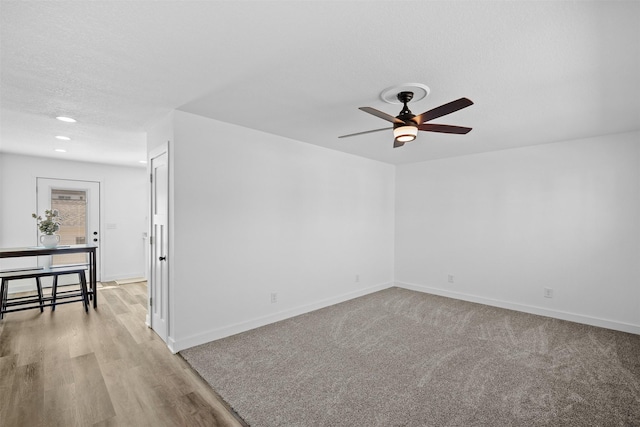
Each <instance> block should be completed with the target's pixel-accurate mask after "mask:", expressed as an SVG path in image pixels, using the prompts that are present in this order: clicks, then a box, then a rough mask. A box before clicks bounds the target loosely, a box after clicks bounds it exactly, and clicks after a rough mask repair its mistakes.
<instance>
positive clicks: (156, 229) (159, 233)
mask: <svg viewBox="0 0 640 427" xmlns="http://www.w3.org/2000/svg"><path fill="white" fill-rule="evenodd" d="M150 164H151V239H150V242H151V251H150V253H151V256H150V258H151V266H150V286H149V294H150V295H149V298H150V299H149V311H150V312H151V316H150V318H151V328H153V330H154V331H155V332H156V333H157V334H158V335H159V336H160V338H162V339H163V340H164V341H165V342H166V341H167V336H168V334H169V313H168V311H169V274H168V272H169V266H168V264H169V263H168V261H167V255H168V252H169V239H168V236H169V233H168V231H169V230H168V225H169V221H168V219H169V162H168V155H167V152H166V151H165V152H163V153H162V154H159V155H158V156H156V157H152V158H151V159H150Z"/></svg>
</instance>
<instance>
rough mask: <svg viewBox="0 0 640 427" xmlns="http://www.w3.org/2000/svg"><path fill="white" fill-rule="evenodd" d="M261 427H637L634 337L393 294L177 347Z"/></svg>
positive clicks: (639, 386) (639, 352)
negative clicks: (220, 338) (213, 339)
mask: <svg viewBox="0 0 640 427" xmlns="http://www.w3.org/2000/svg"><path fill="white" fill-rule="evenodd" d="M181 354H182V356H183V357H184V358H185V359H186V360H187V361H188V362H189V363H190V364H191V366H193V368H194V369H195V370H196V371H198V372H199V373H200V375H201V376H202V377H203V378H204V379H206V380H207V382H208V383H209V384H210V385H211V386H212V387H213V389H215V390H216V391H217V392H218V393H219V394H220V395H221V396H222V398H223V399H225V400H226V401H227V402H228V403H229V404H230V405H231V407H233V408H234V409H235V410H236V411H237V412H238V414H239V415H240V416H241V417H242V418H243V419H245V420H246V421H247V422H248V423H249V424H250V425H251V426H254V427H262V426H264V427H270V426H287V427H292V426H367V427H369V426H384V427H388V426H640V336H639V335H634V334H627V333H623V332H616V331H611V330H608V329H601V328H596V327H592V326H586V325H581V324H577V323H572V322H566V321H561V320H556V319H550V318H547V317H541V316H535V315H530V314H525V313H520V312H515V311H510V310H504V309H499V308H495V307H490V306H485V305H481V304H474V303H469V302H464V301H458V300H454V299H449V298H443V297H438V296H434V295H428V294H423V293H419V292H414V291H409V290H405V289H399V288H391V289H387V290H384V291H381V292H376V293H374V294H371V295H367V296H364V297H361V298H358V299H355V300H352V301H348V302H345V303H342V304H337V305H335V306H332V307H328V308H325V309H322V310H317V311H314V312H312V313H308V314H305V315H302V316H298V317H295V318H292V319H288V320H285V321H282V322H278V323H275V324H272V325H268V326H265V327H262V328H258V329H255V330H252V331H248V332H245V333H242V334H238V335H235V336H232V337H228V338H225V339H222V340H218V341H214V342H211V343H208V344H204V345H201V346H198V347H194V348H191V349H188V350H185V351H182V352H181Z"/></svg>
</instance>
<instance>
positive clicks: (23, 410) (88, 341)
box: [0, 282, 246, 427]
mask: <svg viewBox="0 0 640 427" xmlns="http://www.w3.org/2000/svg"><path fill="white" fill-rule="evenodd" d="M98 292H99V296H98V303H99V306H98V309H97V310H93V308H92V309H90V311H89V313H88V314H86V313H85V312H84V310H83V309H82V304H80V303H78V304H67V305H63V306H58V307H56V311H55V312H51V309H47V310H45V312H44V313H40V311H39V310H28V311H22V312H16V313H7V314H6V315H5V318H4V319H3V320H0V425H2V426H3V427H10V426H11V427H12V426H32V427H37V426H136V427H137V426H212V427H216V426H221V427H222V426H224V427H227V426H230V427H231V426H232V427H237V426H246V424H245V423H244V422H243V421H242V420H241V419H239V418H238V417H236V416H235V415H234V414H233V412H232V411H231V410H230V409H229V408H228V407H227V405H226V404H225V403H224V402H223V401H222V400H221V399H220V398H219V396H218V395H217V394H216V393H215V392H214V391H213V390H212V389H211V388H210V387H209V385H208V384H207V383H206V382H205V381H204V380H203V379H202V378H200V376H199V375H198V374H197V373H195V371H193V370H192V369H191V368H190V367H189V365H188V364H187V363H186V362H185V361H184V360H183V359H182V357H180V356H178V355H173V354H171V352H170V351H169V350H168V349H167V347H166V345H165V344H164V342H162V340H161V339H160V338H159V337H158V336H157V335H156V334H155V333H154V332H153V331H152V330H151V329H149V328H147V326H146V325H145V323H144V322H145V316H146V299H147V288H146V284H145V283H144V282H142V283H131V284H126V285H120V286H105V287H103V288H101V289H99V290H98Z"/></svg>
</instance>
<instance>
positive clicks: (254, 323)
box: [167, 283, 394, 353]
mask: <svg viewBox="0 0 640 427" xmlns="http://www.w3.org/2000/svg"><path fill="white" fill-rule="evenodd" d="M392 286H394V284H393V283H384V284H380V285H375V286H371V287H368V288H364V289H359V290H357V291H353V292H348V293H345V294H342V295H338V296H336V297H332V298H327V299H324V300H321V301H317V302H314V303H311V304H305V305H302V306H299V307H294V308H290V309H287V310H283V311H279V312H277V313H273V314H269V315H267V316H262V317H257V318H254V319H249V320H247V321H244V322H240V323H236V324H232V325H228V326H223V327H221V328H216V329H212V330H210V331H206V332H202V333H199V334H195V335H191V336H188V337H185V338H182V339H179V340H176V341H174V340H172V339H169V340H168V341H169V342H167V346H168V347H169V349H170V350H171V351H172V352H174V353H175V352H178V351H181V350H185V349H187V348H190V347H194V346H196V345H200V344H204V343H207V342H211V341H215V340H218V339H220V338H225V337H228V336H231V335H235V334H239V333H241V332H246V331H249V330H251V329H255V328H259V327H261V326H265V325H268V324H270V323H275V322H279V321H281V320H285V319H289V318H291V317H295V316H299V315H301V314H305V313H309V312H311V311H314V310H318V309H321V308H324V307H329V306H331V305H334V304H339V303H341V302H345V301H348V300H351V299H353V298H358V297H361V296H364V295H368V294H371V293H373V292H378V291H381V290H383V289H387V288H390V287H392Z"/></svg>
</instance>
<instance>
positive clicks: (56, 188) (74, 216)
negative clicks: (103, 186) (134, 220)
mask: <svg viewBox="0 0 640 427" xmlns="http://www.w3.org/2000/svg"><path fill="white" fill-rule="evenodd" d="M36 194H37V205H36V207H37V214H38V215H43V214H44V211H45V210H47V209H55V210H57V211H58V212H59V217H60V229H59V230H58V234H59V235H60V243H59V244H60V245H80V244H94V245H97V246H99V245H100V183H99V182H96V181H80V180H66V179H56V178H40V177H38V178H36ZM98 252H99V251H98ZM88 262H89V259H88V254H67V255H53V256H45V257H38V264H39V265H41V266H61V265H77V264H87V263H88ZM96 262H97V268H96V274H97V280H98V281H99V280H100V270H101V268H100V264H101V263H100V256H99V255H98V256H97V257H96ZM63 277H64V276H63ZM61 279H62V277H61Z"/></svg>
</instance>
